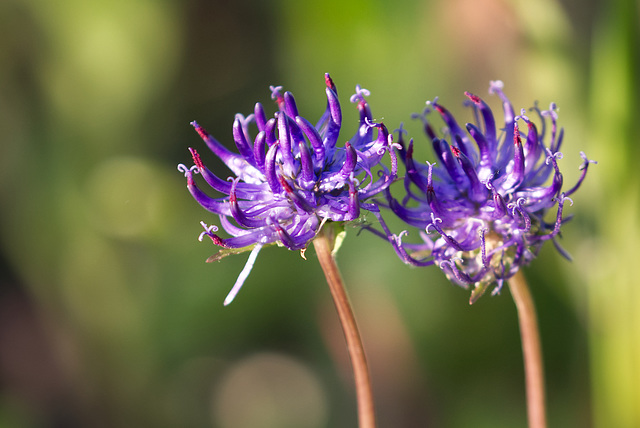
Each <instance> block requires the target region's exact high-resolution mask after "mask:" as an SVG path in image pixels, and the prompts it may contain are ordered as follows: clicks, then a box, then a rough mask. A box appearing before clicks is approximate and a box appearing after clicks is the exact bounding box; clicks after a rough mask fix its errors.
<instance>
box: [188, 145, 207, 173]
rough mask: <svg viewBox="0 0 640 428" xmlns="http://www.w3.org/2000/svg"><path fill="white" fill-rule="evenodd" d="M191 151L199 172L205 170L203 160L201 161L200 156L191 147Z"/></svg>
mask: <svg viewBox="0 0 640 428" xmlns="http://www.w3.org/2000/svg"><path fill="white" fill-rule="evenodd" d="M189 151H190V152H191V157H192V158H193V163H194V164H196V166H197V167H198V169H199V170H203V169H204V164H203V163H202V159H200V155H199V154H198V152H196V149H192V148H191V147H189Z"/></svg>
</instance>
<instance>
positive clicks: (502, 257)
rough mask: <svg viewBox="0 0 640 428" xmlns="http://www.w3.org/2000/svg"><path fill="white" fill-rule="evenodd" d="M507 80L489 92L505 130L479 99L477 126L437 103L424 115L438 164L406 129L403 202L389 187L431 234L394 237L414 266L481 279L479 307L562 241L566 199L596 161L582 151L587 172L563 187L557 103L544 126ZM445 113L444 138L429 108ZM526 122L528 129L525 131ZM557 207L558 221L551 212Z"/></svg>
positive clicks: (474, 101)
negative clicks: (418, 154) (414, 240)
mask: <svg viewBox="0 0 640 428" xmlns="http://www.w3.org/2000/svg"><path fill="white" fill-rule="evenodd" d="M502 87H503V85H502V82H499V81H498V82H491V85H490V88H489V93H490V94H495V95H497V96H498V97H499V98H500V99H501V101H502V109H503V112H504V125H503V126H502V127H501V128H500V129H497V128H496V121H495V118H494V115H493V113H492V111H491V109H490V108H489V106H488V105H487V104H486V103H485V102H484V101H483V100H482V99H481V98H480V97H478V96H476V95H473V94H470V93H468V92H467V93H465V95H466V96H467V97H468V98H469V101H468V102H467V106H469V107H471V109H472V111H473V115H474V118H475V121H474V122H475V123H467V124H466V125H465V126H464V128H463V127H461V126H460V125H459V124H458V122H457V121H456V119H455V118H454V117H453V115H452V114H451V113H450V112H449V111H448V110H447V109H446V108H444V107H443V106H442V105H440V104H439V103H438V100H437V99H436V100H434V101H433V102H428V103H427V108H426V109H425V112H424V113H423V114H422V115H414V117H415V118H419V119H421V120H422V121H423V123H424V130H425V132H426V134H427V136H428V137H429V139H431V141H432V144H433V150H434V152H435V155H436V162H435V163H429V162H427V163H426V165H425V164H421V163H417V162H416V161H415V160H414V158H413V140H411V141H410V142H409V144H408V146H407V145H405V143H404V141H403V136H402V134H403V131H402V130H400V138H399V141H398V143H399V144H400V145H401V146H402V149H401V150H400V157H401V159H402V160H403V162H404V164H405V166H406V176H405V178H404V189H405V192H406V195H405V196H404V198H403V199H402V201H398V200H396V199H395V198H393V197H392V196H391V193H390V192H389V191H388V190H387V191H386V192H385V193H386V195H387V199H388V203H389V207H390V208H391V210H392V211H393V212H394V213H395V214H396V215H397V216H398V217H399V218H401V219H402V220H404V221H405V222H406V223H407V224H409V225H411V226H415V227H418V228H420V229H422V230H423V232H421V237H422V239H423V241H424V242H422V243H420V244H408V243H403V242H402V236H403V235H404V233H402V234H400V235H399V236H396V235H391V234H389V232H388V231H386V232H387V236H388V237H389V239H390V240H391V242H392V244H393V245H394V248H395V249H396V252H397V253H398V254H399V255H400V257H401V258H402V259H403V261H404V262H405V263H408V264H413V265H417V266H428V265H433V264H435V265H436V266H438V267H439V268H440V269H442V271H443V272H444V273H445V275H446V276H447V277H448V278H449V279H450V280H451V281H453V282H455V283H457V284H459V285H461V286H463V287H465V288H468V287H469V285H473V286H474V287H473V291H472V294H471V299H470V303H473V302H475V301H476V300H477V299H478V298H479V297H480V296H481V295H482V294H483V293H484V292H485V291H486V289H487V288H488V287H489V285H491V284H493V283H496V284H497V285H496V287H495V288H494V291H493V293H494V294H497V293H499V292H500V289H501V287H502V283H503V281H504V280H505V279H508V278H510V277H511V276H513V275H514V274H515V273H516V272H517V271H518V269H519V268H520V266H521V265H523V264H527V263H529V262H530V261H531V260H532V259H533V258H534V257H535V256H536V255H537V253H538V251H539V250H540V247H541V246H542V244H543V243H544V242H545V241H549V240H551V241H552V242H553V243H554V244H555V246H556V248H557V249H558V250H559V251H560V253H561V254H562V255H564V256H565V257H567V258H569V255H568V254H567V253H566V252H565V251H564V250H563V249H562V248H561V247H560V246H559V244H558V243H557V242H556V237H558V236H559V233H560V227H561V226H562V225H563V224H564V223H565V222H567V221H568V220H569V218H564V217H563V214H562V213H563V209H564V206H565V203H566V202H567V201H568V202H570V203H571V204H573V202H572V201H571V199H569V197H568V196H569V195H571V194H572V193H573V192H575V191H576V190H577V189H578V188H579V187H580V184H581V183H582V181H583V180H584V178H585V175H586V173H587V169H588V167H589V164H590V163H594V162H593V161H590V160H588V159H587V157H586V155H585V154H584V153H581V156H582V159H583V163H582V165H581V166H580V169H581V170H582V175H581V177H580V179H579V180H578V182H577V183H576V185H575V186H573V187H572V188H571V189H569V190H566V191H563V179H562V174H561V173H560V169H559V166H558V161H559V160H560V159H562V153H560V151H559V150H560V146H561V145H562V139H563V130H562V129H560V130H559V131H558V128H557V109H556V106H555V104H553V103H552V104H551V106H550V108H549V110H545V111H541V110H540V109H539V108H538V107H537V106H534V107H533V108H532V109H531V111H533V114H534V115H535V116H537V117H538V119H539V123H540V127H538V126H537V125H536V124H535V123H534V121H533V120H532V119H530V118H529V117H527V116H526V115H525V113H526V111H525V110H524V109H523V110H522V112H521V114H520V115H519V116H516V115H515V113H514V110H513V107H512V105H511V102H510V101H509V99H508V98H507V97H506V96H505V94H504V93H503V91H502ZM434 110H435V111H436V112H437V113H438V114H439V115H440V116H441V117H442V120H443V121H444V125H445V126H444V130H443V135H444V138H440V137H438V134H437V133H436V132H435V130H434V127H433V126H432V124H431V122H430V121H429V120H427V114H428V113H430V112H432V111H434ZM525 127H526V131H525V130H524V129H522V128H525ZM549 211H551V212H554V211H555V213H554V214H551V216H552V218H551V219H548V218H547V213H548V212H549Z"/></svg>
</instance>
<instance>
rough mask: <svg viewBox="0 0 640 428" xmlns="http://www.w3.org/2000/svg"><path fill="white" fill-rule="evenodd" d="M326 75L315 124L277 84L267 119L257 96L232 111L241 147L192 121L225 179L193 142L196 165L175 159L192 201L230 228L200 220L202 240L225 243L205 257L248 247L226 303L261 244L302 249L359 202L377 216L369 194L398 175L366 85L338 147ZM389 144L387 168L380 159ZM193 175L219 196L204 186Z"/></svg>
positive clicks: (354, 212)
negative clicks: (348, 133)
mask: <svg viewBox="0 0 640 428" xmlns="http://www.w3.org/2000/svg"><path fill="white" fill-rule="evenodd" d="M325 82H326V95H327V107H326V110H325V112H324V114H323V115H322V117H321V118H320V120H319V121H318V123H317V124H316V125H315V126H314V125H312V124H311V122H309V121H308V120H307V119H305V118H304V117H302V116H301V115H300V114H299V113H298V108H297V106H296V102H295V99H294V98H293V95H292V94H291V93H290V92H284V93H282V87H280V86H278V87H271V92H272V94H271V98H273V99H274V100H275V101H276V103H277V105H278V111H277V112H276V113H275V114H274V115H273V117H272V118H269V119H267V115H266V113H265V109H264V108H263V106H262V105H261V104H260V103H257V104H256V106H255V110H254V113H253V114H251V115H249V116H247V117H244V116H242V115H240V114H238V115H236V118H235V121H234V123H233V139H234V140H235V143H236V147H237V149H238V153H234V152H231V151H229V150H228V149H227V148H225V147H224V146H223V145H222V144H220V143H219V142H218V141H217V140H216V139H215V138H213V137H212V136H211V135H209V134H208V133H207V131H205V130H204V128H202V127H201V126H200V125H198V124H197V123H196V122H192V123H191V124H192V125H193V127H194V128H195V129H196V131H197V132H198V133H199V134H200V137H202V139H203V140H204V142H205V143H206V144H207V146H208V147H209V149H210V150H211V151H212V152H213V153H214V154H215V155H216V156H218V158H220V160H222V162H224V163H225V165H226V166H227V167H228V168H229V169H230V170H231V171H232V172H233V174H234V175H235V177H229V178H227V179H226V180H224V179H222V178H220V177H219V176H217V175H215V174H214V173H213V172H211V171H210V170H209V169H208V168H207V167H206V166H205V165H204V164H203V162H202V160H201V158H200V156H199V154H198V153H197V152H196V151H195V150H194V149H191V148H190V149H189V150H190V151H191V155H192V157H193V161H194V164H195V165H194V166H192V167H191V168H187V167H186V166H184V165H182V164H181V165H178V169H179V170H180V171H181V172H183V173H184V175H185V177H186V178H187V188H188V189H189V191H190V192H191V194H192V195H193V197H194V198H195V200H196V201H197V202H198V203H200V205H202V206H203V207H204V208H205V209H207V210H208V211H210V212H212V213H214V214H217V215H218V216H219V218H220V225H221V226H222V228H223V229H224V230H225V232H227V233H228V234H229V235H231V237H229V238H222V237H220V236H218V235H217V234H216V233H214V232H216V231H217V230H218V228H217V227H216V226H208V225H207V224H206V223H204V222H202V225H203V227H204V229H205V230H204V232H202V234H201V235H200V238H199V239H200V240H202V239H203V238H204V236H208V237H209V238H210V239H211V240H212V241H213V243H214V244H215V245H218V246H220V247H222V248H223V250H221V252H219V253H218V256H212V258H210V260H218V259H219V258H221V257H223V256H224V255H226V254H230V253H239V252H243V251H247V250H251V254H250V256H249V260H248V262H247V264H246V266H245V269H244V270H243V271H242V273H241V274H240V276H239V277H238V280H237V282H236V284H235V286H234V287H233V289H232V291H231V292H230V293H229V295H228V296H227V299H226V300H225V304H228V303H230V302H231V300H233V298H234V297H235V295H236V293H237V292H238V290H239V289H240V287H241V286H242V284H243V282H244V280H245V279H246V277H247V276H248V274H249V272H250V270H251V268H252V266H253V263H254V261H255V259H256V257H257V254H258V252H259V251H260V249H261V248H262V247H263V246H264V245H268V244H274V243H275V244H277V245H280V246H284V247H286V248H288V249H289V250H302V251H304V250H305V249H306V247H307V245H308V244H309V243H310V242H311V240H313V238H314V237H315V236H316V234H317V233H318V231H319V230H320V228H321V227H322V226H323V224H324V222H326V221H334V222H344V221H351V220H355V219H357V218H358V217H359V215H360V209H365V210H369V211H372V212H374V213H375V214H376V215H379V212H378V209H377V206H376V205H375V204H373V203H367V202H366V200H367V199H368V198H370V197H371V196H373V195H376V194H378V193H379V192H381V191H383V190H384V189H386V188H387V187H388V186H389V185H390V184H391V182H392V181H393V179H394V178H395V177H396V172H397V162H396V158H395V154H394V151H393V150H389V148H390V146H391V145H392V144H393V143H392V136H391V135H390V134H389V132H388V131H387V129H386V127H385V126H384V125H383V124H381V123H380V124H377V123H373V122H372V116H371V110H370V108H369V104H368V103H367V101H366V99H365V97H366V96H368V95H369V92H368V91H367V90H366V89H362V88H360V86H356V93H355V95H353V96H352V97H351V102H352V103H355V104H356V105H357V108H358V110H359V112H360V123H359V127H358V129H357V131H356V133H355V135H353V136H352V137H351V138H350V139H349V140H348V141H347V142H345V143H344V146H343V147H337V143H338V138H339V133H340V130H341V125H342V112H341V107H340V102H339V101H338V95H337V91H336V87H335V85H334V83H333V81H332V80H331V77H329V74H326V75H325ZM374 128H375V129H376V130H377V132H374ZM256 131H257V132H256ZM387 151H389V154H390V155H391V169H390V170H389V169H388V168H387V167H386V166H385V165H383V164H382V162H381V160H382V158H383V156H384V154H385V153H386V152H387ZM196 174H200V175H201V176H202V178H203V179H204V181H205V182H206V183H207V184H208V185H209V186H210V187H211V188H212V189H213V190H215V191H217V192H218V193H219V194H222V196H219V197H212V196H209V195H208V194H207V193H205V192H204V191H202V190H201V189H200V187H198V185H197V184H196V180H195V175H196ZM303 254H304V253H303Z"/></svg>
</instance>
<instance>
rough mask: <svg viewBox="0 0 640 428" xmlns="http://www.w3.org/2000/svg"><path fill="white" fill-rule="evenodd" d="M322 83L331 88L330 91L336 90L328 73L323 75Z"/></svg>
mask: <svg viewBox="0 0 640 428" xmlns="http://www.w3.org/2000/svg"><path fill="white" fill-rule="evenodd" d="M324 83H325V84H326V85H327V88H329V89H331V90H332V91H335V90H336V85H335V84H334V83H333V80H332V79H331V76H329V73H326V74H325V75H324Z"/></svg>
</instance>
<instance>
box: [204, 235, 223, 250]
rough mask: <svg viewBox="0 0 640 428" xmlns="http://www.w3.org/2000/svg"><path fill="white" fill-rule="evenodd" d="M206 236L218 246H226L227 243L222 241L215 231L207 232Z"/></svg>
mask: <svg viewBox="0 0 640 428" xmlns="http://www.w3.org/2000/svg"><path fill="white" fill-rule="evenodd" d="M207 236H208V237H209V238H211V240H212V241H213V243H214V244H215V245H217V246H219V247H224V248H228V247H227V245H226V244H225V243H224V240H223V239H222V238H220V237H219V236H218V235H216V234H215V233H208V234H207Z"/></svg>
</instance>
